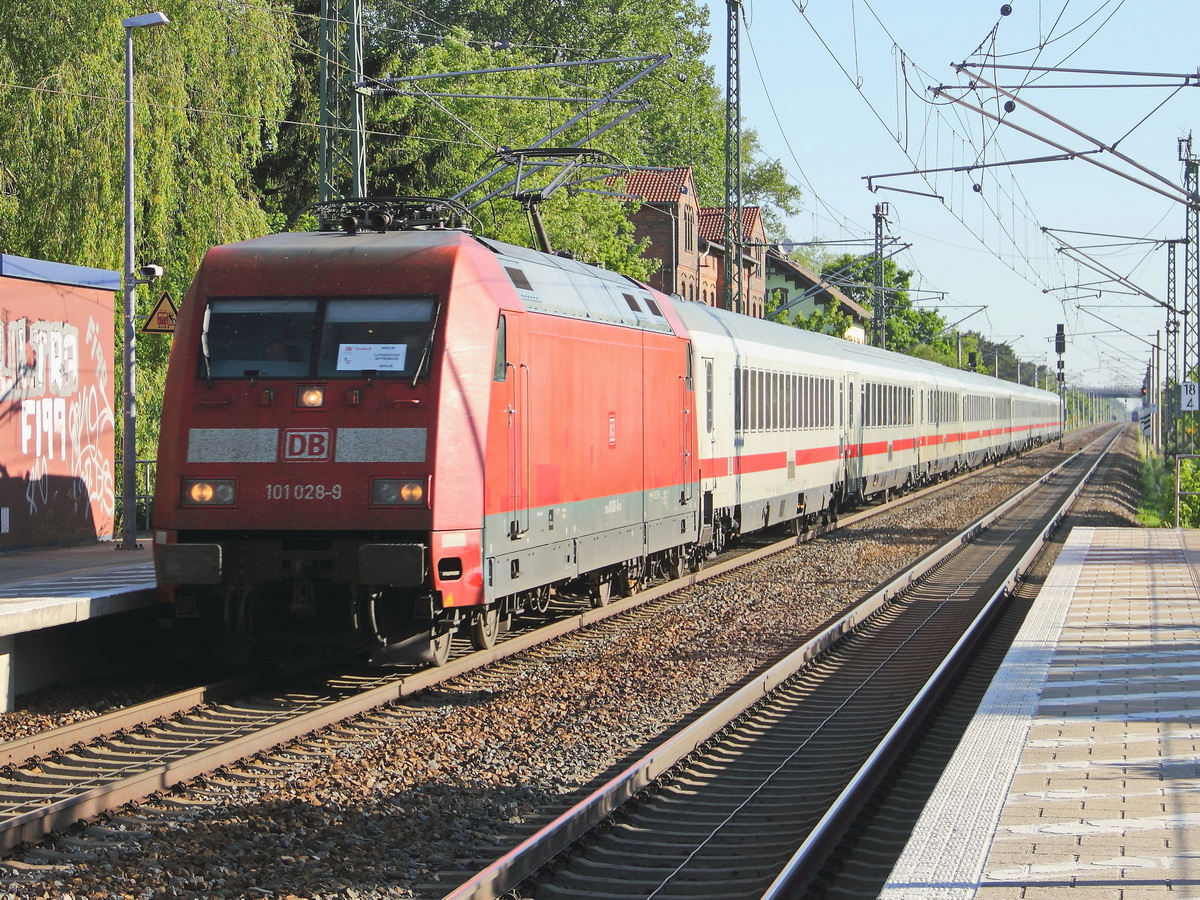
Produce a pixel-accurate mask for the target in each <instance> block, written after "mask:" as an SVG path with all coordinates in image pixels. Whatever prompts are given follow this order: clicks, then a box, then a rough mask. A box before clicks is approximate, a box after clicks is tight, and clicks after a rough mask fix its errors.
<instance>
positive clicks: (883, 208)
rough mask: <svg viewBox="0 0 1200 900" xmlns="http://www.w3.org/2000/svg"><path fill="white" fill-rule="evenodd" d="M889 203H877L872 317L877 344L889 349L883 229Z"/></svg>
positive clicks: (885, 223)
mask: <svg viewBox="0 0 1200 900" xmlns="http://www.w3.org/2000/svg"><path fill="white" fill-rule="evenodd" d="M887 216H888V205H887V204H886V203H876V204H875V296H874V297H873V298H872V306H873V308H872V310H871V313H872V315H871V318H872V321H873V322H874V324H875V346H876V347H882V348H883V349H884V350H886V349H887V314H888V310H887V305H888V301H887V296H888V294H887V290H886V289H885V288H884V285H883V230H884V226H885V225H887V223H888V220H887Z"/></svg>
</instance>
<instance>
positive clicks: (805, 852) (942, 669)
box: [762, 430, 1120, 900]
mask: <svg viewBox="0 0 1200 900" xmlns="http://www.w3.org/2000/svg"><path fill="white" fill-rule="evenodd" d="M1119 435H1120V431H1119V430H1118V431H1117V432H1116V433H1115V434H1114V435H1113V436H1112V437H1111V439H1110V440H1109V441H1108V444H1107V445H1106V446H1105V447H1104V449H1103V450H1102V451H1101V452H1100V453H1099V454H1098V455H1097V457H1096V461H1095V462H1094V463H1093V464H1092V465H1091V466H1090V467H1089V469H1088V471H1087V472H1086V473H1085V474H1084V475H1083V477H1082V478H1081V479H1080V480H1079V483H1078V484H1077V485H1076V486H1075V488H1074V489H1073V490H1072V491H1071V492H1070V493H1069V494H1068V495H1067V497H1066V499H1065V500H1064V501H1063V502H1062V503H1061V504H1060V505H1059V508H1058V510H1057V511H1056V512H1055V513H1054V515H1053V516H1052V517H1051V519H1050V521H1049V522H1048V523H1047V525H1046V526H1045V527H1044V528H1043V529H1042V530H1041V533H1040V534H1039V535H1038V536H1037V537H1036V538H1035V539H1034V540H1033V542H1032V543H1031V544H1030V546H1029V548H1028V549H1027V550H1026V551H1025V553H1024V554H1022V556H1021V558H1020V560H1019V561H1018V562H1017V564H1016V565H1015V566H1013V567H1012V569H1011V570H1010V571H1009V572H1008V573H1007V574H1006V575H1005V577H1004V582H1003V584H1002V585H1001V586H1000V587H999V588H998V589H997V590H996V591H995V593H994V594H993V595H992V596H991V597H990V598H989V599H988V600H987V602H986V603H985V604H984V607H983V609H982V610H981V611H980V612H979V614H978V615H977V616H976V617H975V620H974V621H973V622H972V623H971V625H970V626H969V627H968V629H967V630H966V632H964V634H963V636H962V637H961V638H959V640H958V641H957V642H956V643H955V645H954V647H953V648H952V649H951V650H950V653H949V654H948V655H947V656H946V658H945V659H944V660H942V662H941V664H940V665H939V666H938V667H937V669H936V670H935V671H934V673H933V675H932V676H931V677H930V679H929V681H928V682H926V684H925V686H924V687H923V688H922V689H921V690H920V692H919V693H918V694H917V696H916V697H915V698H914V699H913V700H912V702H911V703H910V704H909V705H908V707H907V708H906V709H905V710H904V712H903V713H902V714H901V716H900V718H899V719H898V720H897V721H896V723H895V724H894V725H893V726H892V727H891V729H890V730H889V731H888V733H887V735H886V736H885V737H884V738H883V740H882V741H881V742H880V743H879V746H878V747H877V748H876V749H875V751H874V752H873V753H872V754H871V756H870V757H868V759H867V760H866V762H865V763H863V765H862V767H861V768H860V769H859V770H858V772H857V773H855V775H854V777H853V778H852V779H851V780H850V782H849V783H848V784H847V785H846V787H845V789H844V790H843V791H842V792H841V794H839V795H838V798H837V799H836V800H835V801H834V803H833V805H832V806H831V807H830V808H829V811H828V812H827V813H826V814H825V815H824V816H823V817H822V818H821V820H820V821H819V822H818V823H817V825H816V826H815V827H814V828H813V830H812V831H811V832H810V833H809V835H808V837H807V838H806V839H805V841H804V843H803V844H801V845H800V847H799V848H797V850H796V853H795V855H794V856H793V857H792V858H791V859H790V860H788V862H787V864H786V865H785V866H784V868H783V869H782V870H781V871H780V873H779V875H778V877H777V878H776V879H775V881H774V882H773V883H772V885H771V886H770V887H769V888H768V889H767V891H766V893H764V894H763V895H762V900H786V898H789V897H795V896H797V895H798V893H799V892H801V891H802V890H803V889H804V888H805V886H807V885H808V884H809V883H810V882H811V881H812V879H813V878H814V877H815V875H816V872H817V869H819V867H820V865H821V863H822V862H823V861H824V858H825V857H827V856H828V853H829V852H830V851H831V850H832V848H833V847H834V846H836V844H837V841H839V840H840V839H841V838H842V836H843V835H844V834H845V831H846V829H847V828H848V827H849V826H850V824H851V823H852V822H853V821H854V818H855V816H857V815H858V813H859V811H860V810H861V809H862V806H863V803H864V802H865V801H866V800H867V798H868V797H869V796H870V794H871V792H872V791H874V790H875V789H876V788H877V787H878V785H879V782H880V781H881V780H882V778H883V776H884V775H885V774H886V773H887V770H888V769H889V768H890V766H891V765H892V763H893V761H894V760H895V758H896V754H897V753H898V751H899V749H900V748H902V747H903V746H904V745H905V744H906V743H908V742H909V741H910V740H911V739H912V736H913V735H914V734H915V733H916V731H917V729H918V728H919V727H920V724H921V722H922V721H923V720H924V719H925V717H926V715H927V714H928V712H929V711H930V709H931V708H932V707H933V706H934V705H935V704H936V703H937V701H938V699H939V698H940V697H941V695H942V693H943V692H944V690H945V688H946V687H947V686H948V685H949V683H950V682H951V680H952V679H953V678H954V677H955V675H956V674H957V673H958V672H959V671H960V670H961V668H962V666H963V665H964V663H965V661H966V659H967V658H968V657H969V656H970V654H971V653H972V652H973V651H974V649H975V648H976V647H977V646H978V645H979V642H980V641H981V640H982V639H983V637H984V636H985V635H986V633H987V631H988V629H989V628H990V627H991V625H992V623H993V621H994V620H995V618H996V616H997V615H998V614H999V612H1000V611H1001V608H1002V607H1003V605H1004V603H1005V601H1006V599H1007V596H1008V594H1009V593H1010V592H1011V591H1012V589H1013V587H1015V586H1016V584H1017V582H1018V580H1019V579H1020V577H1021V575H1022V574H1023V573H1024V572H1026V571H1028V569H1029V567H1030V565H1032V563H1033V560H1034V558H1035V557H1036V556H1037V555H1038V554H1039V553H1040V552H1041V550H1042V547H1043V546H1044V545H1045V543H1046V541H1048V540H1049V539H1050V536H1051V535H1052V534H1053V532H1054V530H1055V529H1056V528H1057V527H1058V525H1059V523H1060V522H1061V521H1062V518H1063V516H1064V515H1066V513H1067V511H1068V510H1069V509H1070V508H1071V507H1072V506H1073V505H1074V503H1075V501H1076V500H1077V499H1078V498H1079V495H1080V494H1081V493H1082V492H1083V489H1084V488H1085V487H1086V486H1087V484H1088V482H1089V481H1091V479H1092V476H1093V475H1094V474H1095V473H1096V470H1097V469H1098V468H1099V467H1100V464H1101V462H1103V460H1104V457H1105V456H1106V455H1107V454H1108V452H1109V450H1111V448H1112V445H1113V444H1114V443H1115V442H1116V439H1117V437H1119ZM1009 505H1011V504H1009Z"/></svg>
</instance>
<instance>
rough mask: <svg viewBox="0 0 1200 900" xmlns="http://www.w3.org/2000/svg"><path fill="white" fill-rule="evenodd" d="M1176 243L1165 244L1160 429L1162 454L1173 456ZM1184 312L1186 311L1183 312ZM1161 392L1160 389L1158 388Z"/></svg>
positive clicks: (1176, 399)
mask: <svg viewBox="0 0 1200 900" xmlns="http://www.w3.org/2000/svg"><path fill="white" fill-rule="evenodd" d="M1177 243H1178V241H1168V242H1167V325H1166V332H1167V365H1166V376H1165V379H1164V384H1165V385H1166V388H1167V397H1166V401H1167V402H1166V403H1165V404H1163V407H1162V429H1163V444H1162V450H1163V452H1164V453H1166V454H1168V455H1170V456H1174V455H1175V454H1176V453H1178V452H1179V451H1178V448H1177V447H1176V444H1177V443H1178V441H1177V438H1176V429H1175V418H1176V403H1178V402H1179V381H1180V377H1179V339H1178V335H1179V318H1178V317H1177V316H1176V314H1175V310H1177V309H1179V304H1178V302H1177V298H1176V294H1177V292H1176V290H1175V287H1176V284H1175V282H1176V274H1175V245H1176V244H1177ZM1184 312H1186V310H1184ZM1160 391H1161V387H1160Z"/></svg>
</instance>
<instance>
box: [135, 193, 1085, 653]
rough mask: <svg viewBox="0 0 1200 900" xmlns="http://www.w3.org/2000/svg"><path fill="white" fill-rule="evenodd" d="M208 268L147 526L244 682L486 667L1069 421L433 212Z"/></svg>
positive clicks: (176, 368) (201, 630)
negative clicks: (413, 659)
mask: <svg viewBox="0 0 1200 900" xmlns="http://www.w3.org/2000/svg"><path fill="white" fill-rule="evenodd" d="M342 211H343V212H345V215H342V216H340V217H335V220H336V225H337V227H334V228H327V229H323V230H320V231H310V232H293V233H281V234H274V235H268V236H265V237H260V238H254V239H251V240H246V241H242V242H239V243H234V244H229V245H224V246H218V247H214V248H212V249H210V250H209V251H208V252H207V254H206V256H205V258H204V260H203V262H202V264H201V265H200V267H199V269H198V271H197V273H196V276H195V278H194V281H193V283H192V285H191V286H190V288H189V291H188V293H187V296H186V298H185V300H184V302H183V303H182V304H181V307H180V310H179V314H178V318H177V322H176V330H175V338H174V344H173V348H172V352H171V358H170V362H169V366H168V373H167V379H166V387H165V396H164V404H163V413H162V421H161V438H160V444H159V452H158V469H157V477H156V486H155V493H154V499H153V508H152V531H153V548H154V563H155V570H156V578H157V581H158V583H159V585H160V589H161V591H162V593H163V595H164V599H165V600H166V601H167V602H169V603H171V604H172V605H173V608H174V613H173V616H172V617H171V619H170V622H171V626H172V628H173V629H174V630H175V631H177V632H178V633H179V634H181V635H187V639H188V640H205V641H208V642H210V643H211V642H216V643H217V644H219V645H220V646H221V647H223V648H225V650H226V651H228V652H229V653H231V654H233V655H240V657H241V658H255V657H256V656H257V655H258V654H271V655H276V654H278V655H305V656H308V655H313V654H316V655H321V654H330V653H347V652H349V653H360V654H364V655H365V656H366V657H368V658H369V659H370V660H371V661H372V662H375V663H379V664H387V663H389V662H394V661H397V660H399V659H402V658H407V654H408V653H409V651H411V649H412V648H413V647H414V646H417V647H420V648H422V653H424V655H425V658H427V659H430V660H432V661H433V662H434V663H444V662H445V660H446V659H447V656H448V654H449V652H450V645H451V641H452V639H453V638H454V636H455V635H456V634H459V635H462V636H464V637H467V636H469V638H470V640H471V642H472V644H473V645H474V646H475V647H477V648H481V649H486V648H490V647H491V646H492V645H493V644H494V643H495V641H496V640H497V637H498V635H499V634H500V633H501V632H502V630H503V629H505V628H507V627H509V626H510V625H511V623H512V621H513V619H514V617H517V616H523V615H525V616H536V615H543V614H545V612H546V611H547V609H548V608H549V606H550V604H551V601H552V600H553V599H554V598H555V597H565V596H572V597H577V598H584V599H585V600H590V601H591V602H592V603H593V604H596V605H603V604H605V603H608V602H609V601H610V599H611V598H613V597H616V596H624V595H628V594H629V593H631V592H633V591H636V590H638V589H639V587H640V586H641V585H642V584H644V583H645V582H646V580H647V579H650V578H654V577H660V576H679V575H681V574H682V573H683V572H685V571H686V570H689V569H691V570H695V569H697V568H698V567H700V566H701V565H703V564H704V561H705V560H706V559H708V558H710V556H711V555H712V554H714V553H716V552H719V551H720V550H721V549H722V548H723V547H724V546H725V545H726V544H727V543H728V542H729V541H731V540H733V539H735V538H736V537H738V536H739V535H746V534H750V533H753V532H757V531H761V530H763V529H767V528H772V527H776V526H779V527H782V528H784V529H788V530H794V531H796V532H797V533H798V532H800V531H802V530H804V529H806V528H808V527H810V526H811V525H812V524H813V523H814V522H816V521H818V520H825V521H828V520H831V519H834V518H836V517H837V515H838V513H839V511H840V510H842V509H845V508H847V507H848V506H851V505H853V504H857V503H862V502H864V501H866V500H869V499H871V498H874V497H877V496H885V497H886V496H888V495H890V494H892V493H895V492H903V491H906V490H908V489H910V488H913V487H917V486H920V485H922V484H926V483H928V482H931V481H934V480H937V479H939V478H942V477H944V476H946V475H948V474H951V473H954V472H957V471H960V470H963V469H967V468H970V467H974V466H978V465H981V464H984V463H987V462H990V461H993V460H998V459H1000V458H1003V457H1005V456H1007V455H1009V454H1012V453H1015V452H1018V451H1021V450H1024V449H1026V448H1029V447H1032V446H1035V445H1037V444H1040V443H1043V442H1045V441H1048V440H1051V439H1053V438H1055V437H1057V436H1058V435H1060V433H1061V417H1060V407H1059V399H1058V397H1057V396H1056V395H1055V394H1053V393H1049V392H1046V391H1041V390H1037V389H1034V388H1031V387H1027V386H1022V385H1017V384H1012V383H1009V382H1005V381H1001V380H999V379H997V378H992V377H986V376H982V375H978V374H975V373H971V372H963V371H958V370H952V369H949V368H946V367H943V366H940V365H937V364H934V363H929V362H925V361H922V360H919V359H915V358H912V357H909V356H902V355H899V354H895V353H891V352H887V351H884V350H880V349H877V348H872V347H868V346H864V345H861V344H856V343H853V342H849V341H846V340H842V339H840V338H837V337H832V336H828V335H823V334H817V333H813V332H808V331H803V330H800V329H797V328H793V327H790V326H785V325H780V324H775V323H772V322H769V321H764V320H760V319H755V318H751V317H747V316H744V315H740V314H737V313H733V312H729V311H725V310H722V309H716V308H712V307H709V306H707V305H704V304H701V303H697V302H694V301H687V300H685V299H683V298H682V297H680V296H668V295H666V294H663V293H659V292H657V291H655V290H653V289H651V288H650V287H648V286H647V285H646V284H644V283H641V282H639V281H637V280H634V279H632V278H628V277H625V276H622V275H619V274H616V273H614V272H611V271H606V270H604V269H602V268H598V267H596V266H592V265H588V264H585V263H583V262H579V261H577V260H574V259H571V258H569V257H567V256H564V255H557V254H552V253H545V252H541V251H537V250H532V249H527V248H523V247H519V246H515V245H511V244H506V243H502V242H499V241H496V240H491V239H489V238H487V237H483V236H480V235H478V234H476V233H474V232H473V231H472V230H471V229H470V228H468V227H465V226H464V225H463V222H462V220H461V219H459V218H457V217H454V216H452V215H449V214H448V213H447V212H446V210H445V209H444V208H442V207H440V206H438V205H437V204H436V203H433V202H432V201H430V202H417V201H414V200H412V199H409V200H407V201H405V202H404V203H399V202H398V201H397V202H393V203H391V204H389V203H385V202H382V201H380V202H377V203H363V204H360V205H358V206H348V207H343V208H342Z"/></svg>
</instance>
